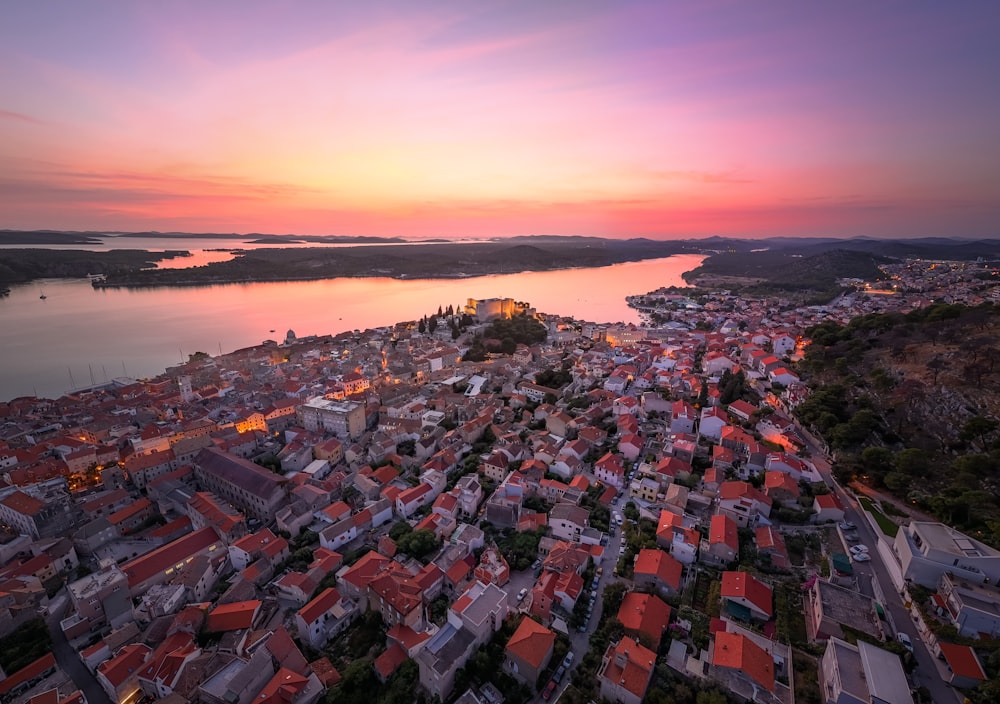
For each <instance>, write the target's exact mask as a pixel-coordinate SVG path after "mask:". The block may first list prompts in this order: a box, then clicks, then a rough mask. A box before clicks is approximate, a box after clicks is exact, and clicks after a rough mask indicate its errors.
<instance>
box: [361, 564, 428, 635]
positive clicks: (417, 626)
mask: <svg viewBox="0 0 1000 704" xmlns="http://www.w3.org/2000/svg"><path fill="white" fill-rule="evenodd" d="M387 567H388V568H387V569H385V570H383V571H382V572H380V573H379V574H377V575H376V576H375V577H374V578H373V579H372V580H371V581H370V582H368V588H367V593H368V606H369V608H371V609H373V610H375V611H378V612H379V613H381V614H382V620H383V621H385V622H386V623H387V624H401V625H404V626H409V627H410V628H412V629H413V630H415V631H416V630H422V629H423V626H424V613H423V606H424V596H425V594H424V588H423V586H422V585H421V584H420V583H419V582H418V581H417V580H416V579H415V578H414V577H413V575H411V574H410V573H409V572H407V571H406V569H405V568H403V567H402V565H399V563H394V562H390V563H389V565H388V566H387ZM432 598H433V597H428V599H432Z"/></svg>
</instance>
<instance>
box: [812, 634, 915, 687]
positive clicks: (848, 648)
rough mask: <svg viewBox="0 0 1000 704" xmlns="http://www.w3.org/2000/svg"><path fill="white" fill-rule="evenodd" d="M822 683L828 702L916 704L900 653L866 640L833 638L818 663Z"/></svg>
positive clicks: (828, 642)
mask: <svg viewBox="0 0 1000 704" xmlns="http://www.w3.org/2000/svg"><path fill="white" fill-rule="evenodd" d="M819 684H820V690H821V691H822V693H823V700H824V701H826V702H837V703H838V704H840V703H841V702H844V703H845V704H847V703H851V704H853V703H854V702H858V703H859V704H869V703H871V704H875V703H876V702H879V703H880V702H891V704H913V696H912V695H911V694H910V684H909V682H908V681H907V679H906V673H905V672H904V671H903V664H902V662H901V661H900V659H899V656H898V655H896V654H895V653H890V652H889V651H888V650H883V649H882V648H879V647H877V646H874V645H872V644H870V643H866V642H865V641H863V640H858V642H857V645H851V644H850V643H847V642H845V641H843V640H841V639H840V638H835V637H834V638H830V639H829V640H828V641H827V643H826V651H825V652H824V653H823V657H822V658H821V659H820V663H819Z"/></svg>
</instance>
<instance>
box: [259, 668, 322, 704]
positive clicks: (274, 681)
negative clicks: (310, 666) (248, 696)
mask: <svg viewBox="0 0 1000 704" xmlns="http://www.w3.org/2000/svg"><path fill="white" fill-rule="evenodd" d="M308 685H309V678H308V677H305V676H303V675H300V674H299V673H297V672H292V671H291V670H289V669H288V668H286V667H282V668H279V669H278V671H277V672H276V673H275V674H274V677H272V678H271V680H270V681H269V682H268V683H267V684H266V685H264V689H262V690H261V691H260V694H258V695H257V696H256V697H254V698H253V702H254V704H288V703H289V702H292V701H294V700H295V699H296V698H297V697H298V695H299V693H301V692H302V690H304V689H305V688H306V687H307V686H308Z"/></svg>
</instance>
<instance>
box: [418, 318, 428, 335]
mask: <svg viewBox="0 0 1000 704" xmlns="http://www.w3.org/2000/svg"><path fill="white" fill-rule="evenodd" d="M417 332H419V333H420V334H421V335H423V334H424V333H425V332H427V323H426V322H425V319H424V318H421V319H420V322H419V323H417Z"/></svg>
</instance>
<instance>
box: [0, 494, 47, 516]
mask: <svg viewBox="0 0 1000 704" xmlns="http://www.w3.org/2000/svg"><path fill="white" fill-rule="evenodd" d="M0 503H3V505H4V506H7V507H8V508H10V509H11V510H12V511H16V512H17V513H21V514H24V515H25V516H35V515H37V514H38V513H39V512H40V511H41V510H42V509H43V508H45V502H43V501H39V500H38V499H36V498H35V497H34V496H29V495H28V494H25V493H24V492H23V491H15V492H13V493H11V494H10V495H9V496H7V497H5V498H4V499H3V500H2V501H0Z"/></svg>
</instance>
